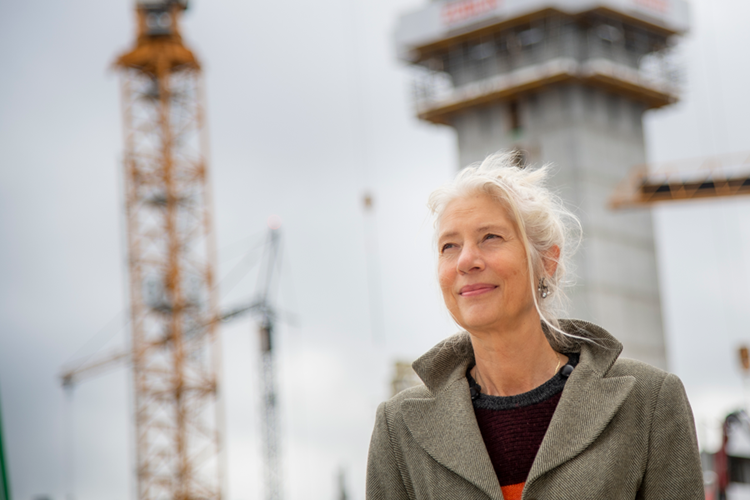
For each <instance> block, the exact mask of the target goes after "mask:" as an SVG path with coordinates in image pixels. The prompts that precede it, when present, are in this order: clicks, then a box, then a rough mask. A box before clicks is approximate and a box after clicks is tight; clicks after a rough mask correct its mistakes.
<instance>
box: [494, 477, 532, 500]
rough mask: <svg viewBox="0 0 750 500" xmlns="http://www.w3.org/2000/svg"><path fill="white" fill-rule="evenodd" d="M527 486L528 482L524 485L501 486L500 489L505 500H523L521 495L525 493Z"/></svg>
mask: <svg viewBox="0 0 750 500" xmlns="http://www.w3.org/2000/svg"><path fill="white" fill-rule="evenodd" d="M525 484H526V482H525V481H524V482H523V483H518V484H509V485H508V486H501V487H500V489H501V490H503V498H504V499H505V500H521V493H523V487H524V485H525Z"/></svg>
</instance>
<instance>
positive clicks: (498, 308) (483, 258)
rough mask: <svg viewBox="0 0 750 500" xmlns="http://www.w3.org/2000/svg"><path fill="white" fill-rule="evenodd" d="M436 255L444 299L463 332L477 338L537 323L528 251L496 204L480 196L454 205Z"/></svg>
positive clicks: (448, 209)
mask: <svg viewBox="0 0 750 500" xmlns="http://www.w3.org/2000/svg"><path fill="white" fill-rule="evenodd" d="M438 252H439V259H438V277H439V281H440V288H441V289H442V291H443V299H444V300H445V305H446V306H447V307H448V310H449V311H450V313H451V315H453V318H454V319H455V320H456V322H457V323H458V324H459V325H461V326H462V327H463V328H465V329H466V330H468V331H469V332H472V333H481V332H491V331H493V330H497V329H505V328H514V326H519V325H521V324H522V323H525V322H526V321H528V320H529V319H532V318H534V319H535V320H536V321H538V313H537V311H536V308H535V306H534V298H533V296H532V290H531V285H530V280H529V272H528V266H527V263H526V251H525V249H524V247H523V243H522V242H521V239H520V236H519V235H518V230H517V229H516V225H515V223H514V222H513V221H512V220H511V219H510V217H508V214H507V211H506V209H505V207H503V205H501V204H500V203H499V202H498V201H496V200H494V199H493V198H492V197H490V196H489V195H487V194H483V193H479V194H476V195H473V196H469V197H466V198H457V199H455V200H453V201H452V202H451V203H450V204H449V205H448V206H447V207H446V209H445V211H444V212H443V216H442V219H441V220H440V225H439V229H438ZM530 315H533V316H530Z"/></svg>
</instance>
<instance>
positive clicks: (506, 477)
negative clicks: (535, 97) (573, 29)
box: [367, 154, 703, 500]
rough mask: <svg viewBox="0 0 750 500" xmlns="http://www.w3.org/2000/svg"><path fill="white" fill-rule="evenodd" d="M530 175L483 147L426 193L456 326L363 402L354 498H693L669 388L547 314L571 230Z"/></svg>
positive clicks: (576, 325) (681, 397) (689, 430)
mask: <svg viewBox="0 0 750 500" xmlns="http://www.w3.org/2000/svg"><path fill="white" fill-rule="evenodd" d="M546 174H547V170H546V169H545V168H542V169H538V170H532V169H519V168H517V167H515V166H513V157H512V155H508V154H498V155H494V156H491V157H489V158H487V159H486V160H485V161H484V162H483V163H482V164H481V165H479V166H474V167H470V168H467V169H465V170H463V171H462V172H461V173H460V174H459V175H458V176H457V177H456V179H455V180H454V181H453V182H452V183H450V184H448V185H446V186H444V187H442V188H440V189H438V190H437V191H435V192H433V193H432V195H431V196H430V201H429V206H430V209H431V211H432V212H433V214H434V215H435V217H436V223H435V227H436V232H437V234H436V237H437V249H438V254H439V257H438V276H439V282H440V288H441V290H442V293H443V298H444V300H445V304H446V306H447V308H448V310H449V311H450V313H451V315H452V316H453V318H454V319H455V321H456V323H458V324H459V326H461V327H462V328H463V329H464V330H465V332H463V333H461V334H458V335H456V336H454V337H451V338H449V339H447V340H445V341H443V342H441V343H439V344H438V345H437V346H435V347H434V348H433V349H431V350H430V351H429V352H428V353H426V354H425V355H424V356H422V357H421V358H419V359H418V360H417V361H416V362H415V363H414V370H415V371H416V372H417V374H418V375H419V376H420V378H421V379H422V380H423V382H424V385H423V386H419V387H415V388H411V389H408V390H406V391H403V392H401V393H399V394H398V395H396V396H394V397H393V398H392V399H391V400H389V401H387V402H385V403H383V404H381V405H380V407H379V408H378V412H377V419H376V424H375V430H374V431H373V436H372V441H371V443H370V453H369V459H368V471H367V498H368V499H370V500H376V499H401V498H409V499H435V498H450V499H454V498H455V499H469V498H471V499H478V498H492V499H501V498H502V499H504V500H515V499H521V498H523V499H545V500H546V499H571V500H573V499H575V500H581V499H606V500H612V499H636V498H637V499H678V498H679V499H681V500H682V499H697V498H703V484H702V474H701V466H700V461H699V456H698V448H697V441H696V437H695V428H694V424H693V417H692V413H691V410H690V406H689V404H688V402H687V398H686V396H685V392H684V389H683V387H682V384H681V382H680V381H679V379H678V378H677V377H675V376H674V375H671V374H668V373H665V372H663V371H661V370H658V369H656V368H653V367H651V366H649V365H646V364H644V363H641V362H638V361H633V360H627V359H618V356H619V354H620V352H621V351H622V346H621V344H620V343H619V342H618V341H617V340H615V338H614V337H612V336H611V335H609V334H608V333H607V332H606V331H604V330H603V329H602V328H600V327H598V326H596V325H593V324H591V323H587V322H584V321H577V320H559V321H558V320H556V319H554V318H555V317H556V316H555V310H556V308H557V307H559V306H560V305H561V304H562V290H561V286H562V284H563V283H564V278H565V267H566V266H565V265H566V262H567V261H568V259H569V258H570V253H571V249H570V248H569V247H571V246H572V245H571V244H570V242H569V240H570V237H569V236H567V234H566V233H569V232H572V231H571V230H570V229H571V226H572V228H573V229H575V228H576V227H577V226H579V225H578V222H577V220H576V219H575V217H574V216H573V215H572V214H570V213H569V212H568V211H566V209H565V208H564V207H563V205H562V203H561V202H560V201H559V200H558V199H556V198H555V197H553V196H552V195H551V194H550V192H549V191H548V190H547V189H545V188H544V187H543V182H544V180H545V176H546Z"/></svg>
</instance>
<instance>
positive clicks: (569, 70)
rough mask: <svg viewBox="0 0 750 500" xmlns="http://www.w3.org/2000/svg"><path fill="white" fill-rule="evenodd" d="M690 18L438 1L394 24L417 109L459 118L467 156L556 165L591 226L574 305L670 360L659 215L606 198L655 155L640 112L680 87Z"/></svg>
mask: <svg viewBox="0 0 750 500" xmlns="http://www.w3.org/2000/svg"><path fill="white" fill-rule="evenodd" d="M687 18H688V7H687V3H686V1H685V0H457V1H445V0H433V1H432V2H430V3H429V4H428V5H427V6H425V7H424V8H422V9H420V10H417V11H414V12H411V13H408V14H406V15H404V16H402V17H401V18H400V20H399V23H398V26H397V29H396V35H395V38H396V45H397V50H398V54H399V57H400V58H401V59H402V60H404V61H406V62H408V63H410V65H411V68H412V70H413V72H414V77H415V78H414V99H415V107H416V113H417V115H418V117H419V118H420V119H422V120H426V121H429V122H432V123H437V124H444V125H449V126H451V127H453V128H454V129H455V130H456V135H457V139H458V150H459V160H460V165H461V166H464V165H467V164H469V163H471V162H474V161H477V160H481V159H483V158H484V157H485V156H486V155H487V154H490V153H493V152H495V151H497V150H500V149H504V150H518V151H519V152H520V155H519V162H521V163H524V162H529V163H534V164H543V163H547V162H552V163H554V164H555V165H556V166H557V171H556V174H555V176H554V177H553V180H552V182H553V184H552V185H551V187H552V188H553V189H554V190H555V191H557V192H558V193H559V194H560V195H561V196H562V198H563V199H564V200H565V201H566V202H567V203H568V204H569V206H570V207H571V208H572V209H573V210H574V212H575V213H576V214H577V215H578V216H579V217H580V219H581V222H582V224H583V229H584V242H583V247H582V248H581V250H580V251H579V253H578V256H577V260H576V275H577V282H576V286H575V287H574V288H573V290H572V292H571V300H572V304H571V305H572V308H571V313H572V316H573V317H579V318H582V319H588V320H591V321H595V322H598V323H601V324H602V325H603V326H605V327H606V328H607V329H608V330H610V331H611V332H612V333H613V334H614V335H615V336H616V337H617V338H619V339H620V340H621V341H622V342H623V344H624V345H625V352H624V355H626V356H629V357H634V358H638V359H641V360H643V361H646V362H648V363H651V364H653V365H655V366H659V367H662V368H665V367H666V353H665V345H664V334H663V329H662V317H661V304H660V298H659V287H658V280H657V263H656V255H655V250H654V237H653V233H652V222H651V214H650V212H648V211H637V212H629V213H624V212H610V211H609V210H608V209H607V199H608V198H609V196H610V194H611V193H612V191H613V190H614V188H615V186H616V185H617V184H618V183H619V182H620V180H621V179H623V178H625V177H626V175H627V173H628V172H629V170H630V168H631V167H632V166H633V165H636V164H642V163H644V162H645V146H644V138H643V123H642V118H643V113H644V112H645V111H646V110H649V109H655V108H659V107H662V106H666V105H668V104H670V103H673V102H675V101H676V100H677V98H678V88H677V84H678V83H679V82H678V81H677V78H676V77H677V76H678V75H677V72H676V70H675V64H674V56H673V49H672V47H673V44H674V39H675V35H679V34H681V33H684V32H685V31H686V30H687V28H688V21H687Z"/></svg>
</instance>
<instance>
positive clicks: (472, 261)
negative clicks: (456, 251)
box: [457, 245, 484, 274]
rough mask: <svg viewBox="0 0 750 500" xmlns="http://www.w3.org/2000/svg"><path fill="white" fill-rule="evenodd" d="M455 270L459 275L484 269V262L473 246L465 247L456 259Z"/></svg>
mask: <svg viewBox="0 0 750 500" xmlns="http://www.w3.org/2000/svg"><path fill="white" fill-rule="evenodd" d="M457 269H458V272H459V273H462V274H467V273H470V272H473V271H481V270H482V269H484V260H482V255H481V253H480V252H479V249H478V248H477V247H476V246H473V245H465V246H464V247H463V248H462V249H461V255H459V257H458V262H457Z"/></svg>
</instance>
